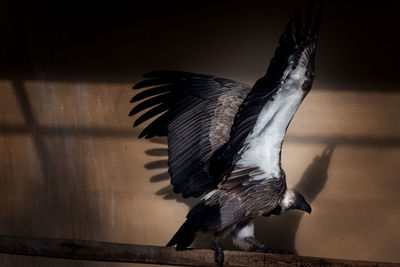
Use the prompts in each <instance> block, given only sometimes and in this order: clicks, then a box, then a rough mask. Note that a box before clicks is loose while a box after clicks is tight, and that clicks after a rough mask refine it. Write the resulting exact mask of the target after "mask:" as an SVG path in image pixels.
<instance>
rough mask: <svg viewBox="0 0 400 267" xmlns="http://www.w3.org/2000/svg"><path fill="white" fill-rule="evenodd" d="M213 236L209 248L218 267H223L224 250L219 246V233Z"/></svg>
mask: <svg viewBox="0 0 400 267" xmlns="http://www.w3.org/2000/svg"><path fill="white" fill-rule="evenodd" d="M214 236H215V238H214V241H213V242H212V243H211V247H212V249H213V250H214V260H215V262H216V263H217V264H218V266H219V267H222V266H223V265H224V250H223V249H222V247H221V245H220V244H219V242H220V234H219V232H216V233H215V234H214Z"/></svg>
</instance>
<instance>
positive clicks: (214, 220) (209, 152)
mask: <svg viewBox="0 0 400 267" xmlns="http://www.w3.org/2000/svg"><path fill="white" fill-rule="evenodd" d="M321 12H322V2H320V4H319V5H318V6H317V7H316V5H315V4H314V3H312V4H310V7H309V8H308V10H307V12H306V13H307V14H306V16H305V19H303V16H302V12H301V10H300V9H299V8H297V9H296V10H295V12H294V17H293V18H292V19H291V20H290V21H289V23H288V24H287V25H286V27H285V30H284V32H283V33H282V34H281V36H280V38H279V45H278V47H277V48H276V50H275V54H274V56H273V57H272V59H271V61H270V64H269V67H268V69H267V72H266V74H265V75H264V76H263V77H261V78H260V79H258V80H257V81H256V83H255V84H254V85H253V86H248V85H246V84H243V83H240V82H236V81H233V80H230V79H226V78H218V77H214V76H212V75H205V74H196V73H190V72H183V71H153V72H150V73H147V74H145V75H144V78H145V80H143V81H141V82H139V83H137V84H136V85H134V87H133V89H135V90H138V89H145V90H142V91H140V92H139V93H137V94H136V95H135V96H134V97H133V98H132V100H131V103H135V106H134V107H133V109H132V110H131V112H130V114H129V115H130V116H132V115H135V114H137V113H139V112H141V111H144V110H146V111H145V112H144V113H142V114H141V115H140V116H139V117H138V118H137V119H136V120H135V122H134V127H135V126H138V125H139V124H141V123H143V122H145V121H148V120H150V119H151V118H153V117H156V116H158V117H156V118H155V119H154V120H152V121H151V122H150V123H149V124H148V125H147V127H145V128H144V130H143V131H142V132H141V133H140V135H139V138H141V137H145V138H151V137H154V136H167V139H168V172H169V174H170V176H171V184H172V186H173V190H174V192H175V193H177V194H181V195H182V196H183V197H184V198H187V197H194V198H197V197H200V196H203V197H202V198H201V199H200V200H199V202H198V203H197V204H196V205H195V206H194V207H193V208H192V209H191V210H190V211H189V213H188V214H187V217H186V221H185V222H184V223H183V224H182V226H181V227H180V228H179V230H178V231H177V232H176V234H175V235H174V236H173V237H172V239H171V240H170V241H169V242H168V244H167V246H176V249H177V250H184V249H186V248H187V247H189V246H190V245H191V244H192V242H193V241H194V239H195V237H196V235H198V234H204V233H211V234H212V247H213V249H214V251H215V260H216V262H217V263H218V264H219V265H222V263H223V250H222V247H221V245H220V242H221V240H222V239H223V238H224V237H225V236H227V235H228V234H231V237H232V241H233V244H234V245H235V246H237V247H239V248H240V249H243V250H250V249H260V250H264V249H266V247H265V246H264V245H263V244H262V243H261V242H259V241H258V240H257V239H256V238H255V236H254V224H253V220H254V219H255V218H256V217H258V216H270V215H279V214H281V213H284V212H286V211H288V210H291V209H299V210H302V211H305V212H307V213H311V207H310V205H309V204H308V203H307V201H306V200H305V198H304V197H303V196H302V195H301V193H300V192H296V191H294V190H290V189H288V188H287V185H286V175H285V172H284V170H283V168H282V164H281V151H282V143H283V140H284V138H285V134H286V130H287V128H288V126H289V123H290V121H291V120H292V118H293V116H294V114H295V113H296V111H297V109H298V108H299V106H300V104H301V103H302V101H303V99H304V98H305V96H306V95H307V94H308V93H309V91H310V90H311V86H312V83H313V80H314V75H315V74H314V61H315V53H316V45H317V39H318V32H319V27H320V22H321Z"/></svg>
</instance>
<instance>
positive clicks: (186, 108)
mask: <svg viewBox="0 0 400 267" xmlns="http://www.w3.org/2000/svg"><path fill="white" fill-rule="evenodd" d="M144 77H145V78H148V79H147V80H144V81H142V82H139V83H138V84H136V85H135V86H134V87H133V88H134V89H142V88H148V89H146V90H144V91H142V92H140V93H138V94H136V95H135V96H134V97H133V98H132V100H131V102H132V103H137V102H138V101H141V100H143V99H144V101H142V102H140V103H139V104H137V105H136V106H135V107H134V108H133V109H132V111H131V112H130V114H129V115H130V116H132V115H135V114H137V113H138V112H141V111H143V110H145V109H148V108H150V109H149V110H147V111H146V112H145V113H144V114H142V115H141V116H140V117H138V118H137V119H136V121H135V123H134V126H137V125H139V124H141V123H142V122H144V121H147V120H149V119H151V118H153V117H155V116H157V115H159V117H157V118H156V119H155V120H153V121H152V122H151V123H150V124H149V125H148V126H147V127H146V128H145V129H144V130H143V131H142V133H141V134H140V136H139V137H143V136H144V137H146V138H150V137H153V136H168V165H169V169H168V172H169V174H170V175H171V183H172V185H173V186H174V191H175V193H182V196H183V197H189V196H193V197H198V196H200V195H201V194H202V193H203V192H204V191H205V190H207V189H210V188H212V187H216V185H217V184H218V182H219V181H218V180H217V181H216V180H214V178H213V177H212V176H210V175H209V172H208V162H209V160H210V157H211V156H212V155H213V153H214V152H215V151H216V150H217V149H218V148H219V147H220V146H221V145H223V144H224V143H226V142H227V141H228V139H229V136H230V130H231V127H232V124H233V120H234V118H235V115H236V113H237V111H238V108H239V106H240V105H241V103H242V102H243V99H244V98H245V97H246V95H247V94H248V92H249V91H250V89H251V87H249V86H247V85H245V84H242V83H239V82H235V81H232V80H229V79H224V78H217V77H214V76H211V75H203V74H195V73H189V72H178V71H156V72H151V73H148V74H145V75H144ZM160 114H161V115H160Z"/></svg>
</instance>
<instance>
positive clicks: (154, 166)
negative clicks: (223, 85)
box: [0, 2, 400, 267]
mask: <svg viewBox="0 0 400 267" xmlns="http://www.w3.org/2000/svg"><path fill="white" fill-rule="evenodd" d="M207 3H208V2H207ZM385 4H386V5H387V3H385ZM391 4H392V5H394V4H393V3H391ZM21 5H22V4H21ZM208 5H211V4H210V3H208ZM257 5H263V4H262V3H258V2H257V3H256V4H255V6H254V7H248V10H247V9H245V10H244V11H242V12H244V14H245V15H246V14H247V16H248V17H249V20H246V21H245V22H243V23H242V24H240V23H239V22H237V21H236V20H235V19H234V18H235V16H233V15H229V13H228V14H225V16H226V17H223V18H224V19H225V20H224V21H227V22H226V25H225V24H224V23H223V22H219V20H218V16H223V15H221V12H219V10H220V9H222V8H223V6H222V5H221V6H217V10H216V11H215V12H214V13H211V14H210V16H211V22H207V21H204V25H205V26H204V29H203V27H202V23H199V22H196V19H198V18H203V17H202V16H201V14H200V13H201V12H200V11H201V10H202V9H201V10H200V11H199V13H196V12H195V11H194V10H193V9H191V8H189V7H181V9H180V10H178V11H179V12H178V11H171V12H176V13H173V14H175V15H176V16H177V18H176V17H175V18H172V17H168V16H165V17H161V19H160V18H159V17H157V16H156V15H160V14H161V13H157V14H156V15H154V14H153V15H151V16H150V15H149V14H148V13H146V12H145V11H149V10H151V7H150V6H146V5H144V6H141V7H138V8H137V9H139V11H143V12H144V13H143V14H141V15H139V18H137V17H135V18H133V19H132V20H133V21H131V13H132V14H138V13H140V12H139V11H137V10H136V9H132V8H131V9H128V11H126V10H124V11H120V10H119V9H118V10H117V11H116V10H114V9H112V11H110V12H111V15H108V16H106V15H107V14H108V13H107V14H106V15H104V16H105V17H106V18H107V19H104V20H103V17H102V15H97V16H99V17H97V16H96V15H93V14H92V15H91V16H93V17H92V18H93V20H94V22H92V21H91V20H88V21H86V20H84V19H83V17H84V16H83V15H82V18H81V17H78V21H79V22H81V23H82V25H83V26H82V25H80V24H78V25H75V24H74V22H71V21H69V20H68V16H66V15H65V14H64V17H63V16H61V18H59V17H57V16H56V15H54V14H56V13H55V11H51V12H50V11H48V10H46V9H42V8H38V9H37V10H35V12H36V13H35V14H37V12H39V13H40V12H42V13H43V14H42V13H41V14H42V16H39V18H36V17H35V16H33V15H32V14H31V13H30V11H31V10H30V9H23V10H22V11H21V12H22V14H25V15H27V14H30V15H29V16H27V17H25V21H22V22H21V23H17V24H15V25H14V24H11V22H12V21H13V20H14V22H15V21H16V20H17V19H16V18H15V17H13V16H11V15H10V16H9V17H8V20H5V21H6V23H5V25H6V26H8V27H7V29H8V32H7V34H5V35H3V36H2V38H5V39H7V38H8V37H10V38H11V37H12V38H11V39H10V38H9V39H7V40H8V41H7V44H8V46H7V47H6V48H7V49H8V50H5V48H3V50H1V51H2V56H3V58H4V60H3V61H2V63H1V64H2V65H1V66H2V71H1V73H0V74H1V79H0V92H1V97H0V183H1V187H0V233H1V234H15V235H23V236H35V237H57V238H78V239H89V240H102V241H111V242H124V243H137V244H149V245H150V244H151V245H165V244H166V242H168V240H169V238H171V236H172V235H173V234H174V233H175V231H176V230H177V229H178V227H179V226H180V224H181V223H182V222H183V221H184V218H185V216H186V213H187V211H188V209H189V207H191V206H192V205H193V204H194V203H195V200H193V199H188V200H184V199H182V198H180V197H178V196H175V195H174V194H173V193H172V192H171V187H170V186H169V181H168V175H167V174H166V171H167V168H166V160H167V156H166V155H167V154H166V153H167V152H166V144H165V143H166V140H165V139H163V138H156V139H154V140H138V139H137V136H138V133H139V132H140V130H141V129H142V128H139V129H132V128H131V124H132V118H129V117H128V116H127V114H128V113H129V111H130V109H131V108H132V106H131V105H130V104H129V99H130V98H131V97H132V96H133V94H134V92H133V91H132V90H130V87H131V86H132V85H133V84H134V83H135V82H138V81H139V80H140V74H142V73H143V72H145V71H148V70H152V69H160V68H161V69H165V68H168V69H181V70H187V71H193V72H203V73H215V74H216V75H221V76H224V77H231V78H235V79H238V80H241V81H244V82H246V83H249V84H251V83H254V81H255V80H256V79H257V77H259V76H260V75H261V74H262V73H263V72H264V71H265V65H266V62H267V59H268V58H270V56H271V55H272V53H273V49H274V46H275V43H276V41H277V38H278V35H279V32H280V31H281V29H282V23H283V24H284V23H285V21H286V20H287V18H288V17H289V16H290V14H291V11H290V12H289V10H286V7H285V6H283V5H282V6H281V5H277V6H274V7H273V8H271V10H266V11H265V12H266V17H267V18H266V19H265V21H264V22H263V23H262V25H261V26H260V23H259V22H260V21H261V20H262V19H259V18H258V19H255V18H254V17H251V14H252V12H261V11H259V10H260V7H258V6H257ZM294 5H295V3H294ZM18 7H19V6H18V4H15V6H13V5H12V4H10V5H8V6H7V8H8V9H6V10H7V12H8V14H17V13H18V12H16V10H20V9H17V8H18ZM161 7H162V6H161ZM238 7H239V5H238V6H234V8H238ZM218 8H219V9H218ZM352 8H353V9H352ZM355 8H356V7H350V8H349V11H348V12H347V13H346V10H345V11H344V15H343V17H342V19H344V20H346V18H347V20H350V18H351V12H352V11H354V9H355ZM363 8H365V9H366V11H369V12H372V10H373V8H374V7H371V6H370V7H368V6H367V7H363ZM368 8H370V9H368ZM87 9H88V10H90V8H89V7H87ZM105 9H106V8H105ZM102 10H103V9H102ZM135 10H136V12H133V11H135ZM327 10H328V11H327V13H326V20H325V24H324V25H325V28H324V27H322V28H321V30H322V34H321V43H320V47H319V51H318V53H319V54H318V56H317V76H316V80H315V83H314V87H313V90H312V92H311V93H310V94H309V96H308V97H307V98H306V99H305V101H304V102H303V104H302V106H301V108H300V109H299V111H298V113H297V114H296V116H295V118H294V120H293V122H292V124H291V126H290V127H289V130H288V134H287V139H286V141H285V143H284V148H283V155H282V156H283V166H284V168H285V170H286V174H287V177H288V184H289V186H292V187H296V188H297V189H298V190H300V191H301V192H303V193H304V195H305V196H306V197H307V198H308V199H309V200H310V201H311V202H312V203H311V205H312V207H313V212H312V214H311V215H310V216H308V215H305V216H303V214H301V213H297V212H290V213H288V214H286V215H283V216H280V217H274V218H260V219H258V220H257V224H256V227H257V228H256V235H257V236H258V237H259V239H260V240H261V241H263V242H265V243H267V244H269V245H270V246H271V247H276V248H284V249H296V250H297V251H298V253H299V254H300V255H309V256H320V257H331V258H347V259H361V260H373V261H396V262H400V254H399V253H398V251H400V231H399V230H398V226H399V225H400V208H399V206H398V203H399V202H400V179H399V178H400V177H399V176H400V175H399V174H400V173H399V166H400V124H399V121H400V105H399V103H400V91H399V84H398V83H396V82H393V75H394V71H393V69H395V67H396V64H395V63H394V62H395V61H394V59H395V55H393V54H391V55H392V56H393V58H392V59H388V58H387V57H384V59H382V60H383V61H382V62H381V61H379V60H380V56H379V55H381V54H382V53H383V54H385V53H390V51H392V50H390V49H394V48H395V47H397V46H395V44H396V43H398V41H397V40H393V42H391V41H389V39H387V37H380V38H381V41H382V40H383V41H382V42H386V43H384V44H382V43H380V45H381V46H384V47H386V49H387V50H386V51H385V50H384V49H379V50H378V51H376V50H374V47H375V46H372V45H371V46H370V47H367V48H362V49H364V50H363V51H365V50H368V51H370V55H368V56H369V57H370V58H372V59H373V60H374V62H375V63H374V62H371V61H368V60H366V59H363V58H361V59H360V58H359V57H356V56H355V57H352V53H353V54H355V55H359V54H357V53H358V51H356V50H355V49H350V50H351V51H350V52H349V51H348V50H349V49H348V47H347V46H348V45H350V46H351V45H352V44H354V43H357V40H358V39H357V40H352V41H351V42H349V41H347V40H343V39H341V38H340V36H337V35H336V34H337V33H338V32H341V31H343V32H344V33H343V34H344V35H345V36H351V32H352V31H354V29H353V28H352V27H357V26H360V27H359V29H358V28H357V29H358V30H357V31H356V33H355V34H354V35H355V36H357V38H359V40H360V41H359V43H360V44H361V43H362V44H363V45H367V46H368V43H367V42H364V41H365V40H364V39H363V38H366V37H367V35H365V36H364V35H363V31H364V28H363V27H361V26H362V25H363V23H364V22H362V23H361V22H357V21H358V20H355V21H354V23H355V26H354V25H353V24H351V25H353V26H349V27H342V28H340V27H339V26H337V25H336V20H335V19H337V14H336V13H335V11H337V10H340V7H337V6H333V5H331V6H329V5H327ZM131 11H132V12H131ZM278 11H279V12H281V13H282V15H281V17H280V16H277V15H276V13H279V12H278ZM364 11H365V10H364ZM13 12H14V13H13ZM24 12H25V13H24ZM112 12H114V13H112ZM158 12H161V11H158ZM185 12H186V13H187V14H189V15H187V16H185V15H182V14H185ZM190 12H194V14H193V16H192V14H191V13H190ZM246 12H247V13H246ZM376 12H377V13H378V14H381V15H382V14H386V13H387V12H389V13H390V8H389V7H388V8H387V9H382V8H381V9H379V8H378V9H376ZM385 12H386V13H385ZM361 13H362V12H361ZM51 14H53V15H51ZM162 14H163V13H162ZM199 14H200V15H199ZM257 14H258V13H257ZM274 14H275V15H274ZM346 14H347V17H346ZM367 14H369V13H367ZM21 16H22V15H21ZM46 16H47V17H46ZM110 16H111V17H110ZM143 16H150V17H149V18H148V20H147V23H150V22H151V20H155V22H154V21H153V22H152V23H154V24H146V23H145V22H142V21H141V20H140V19H143ZM152 16H154V17H152ZM360 16H361V15H360ZM382 16H383V15H382ZM389 17H390V16H389ZM19 18H21V19H22V17H19ZM33 18H36V20H35V19H33ZM111 18H112V19H115V20H116V22H115V21H114V22H113V21H112V20H111ZM362 18H363V17H362ZM30 19H33V21H34V23H33V22H31V21H30ZM179 19H186V20H187V23H189V25H190V26H193V27H195V30H197V31H200V32H193V33H192V32H189V33H187V32H186V31H185V29H186V28H185V27H184V26H179V25H181V24H180V23H179V24H178V22H177V21H178V20H179ZM49 21H50V22H54V24H51V23H48V22H49ZM149 21H150V22H149ZM228 22H229V23H228ZM32 23H33V24H32ZM57 23H58V24H57ZM113 23H114V24H113ZM162 23H164V24H165V25H166V26H165V27H166V28H167V34H165V35H162V34H161V33H162V32H163V29H159V30H158V32H157V34H155V35H153V34H152V32H149V30H156V29H157V27H158V25H161V24H162ZM213 23H215V25H216V26H215V27H214V26H213V25H214V24H213ZM232 23H233V24H234V25H236V24H235V23H239V24H240V25H239V24H237V25H236V26H238V27H239V26H240V27H242V28H238V29H236V28H235V29H236V30H235V29H233V28H234V27H232V26H229V25H231V24H232ZM339 23H340V22H339ZM341 23H344V22H341ZM357 23H359V24H357ZM382 23H383V22H382ZM183 24H184V23H183ZM149 25H150V26H149ZM250 25H259V28H254V27H251V26H250ZM324 25H323V26H324ZM349 25H350V24H349ZM342 26H343V25H342ZM174 27H175V28H174ZM210 27H211V28H210ZM224 27H227V29H228V30H226V31H220V30H222V29H223V28H224ZM377 28H378V27H377ZM144 29H146V30H144ZM201 29H202V30H201ZM210 29H213V31H210ZM246 29H249V30H246ZM370 29H371V30H372V31H376V36H378V33H379V30H378V29H375V28H370ZM346 31H347V35H346ZM387 31H388V32H389V30H387ZM176 32H178V33H176ZM264 33H265V34H264ZM160 34H161V35H160ZM171 34H172V35H171ZM174 34H176V35H174ZM179 34H180V35H183V36H184V37H185V39H184V41H185V43H184V44H182V43H181V42H180V41H179V40H177V39H176V37H177V36H178V35H179ZM237 35H238V36H239V37H236V36H237ZM369 35H370V33H369ZM369 35H368V38H369ZM221 36H222V37H221ZM260 36H262V37H260ZM214 37H215V38H214ZM203 38H206V39H207V40H208V41H207V42H205V41H204V40H203ZM385 38H386V39H385ZM247 40H251V41H247ZM228 41H230V43H229V42H228ZM255 41H256V42H255ZM157 42H160V43H158V44H157ZM213 42H215V43H213ZM174 44H176V46H175V45H174ZM230 44H231V45H230ZM225 47H227V49H224V48H225ZM354 47H357V45H356V44H355V45H354ZM354 47H353V48H354ZM192 49H193V50H192ZM5 51H6V52H5ZM8 51H11V52H10V53H8ZM246 51H248V54H247V53H246ZM239 52H240V53H239ZM332 53H336V54H332ZM344 54H345V55H346V57H344V56H343V55H344ZM383 56H384V55H383ZM391 60H393V62H392V61H391ZM360 62H361V63H362V64H361V63H360ZM368 62H369V63H368ZM376 62H377V63H376ZM367 63H368V64H370V65H368V66H364V65H365V64H367ZM380 63H386V65H382V64H380ZM391 64H392V65H391ZM358 65H363V66H360V68H361V69H362V70H363V71H364V72H363V71H357V68H356V67H357V66H358ZM235 66H237V67H236V68H235ZM381 66H385V68H386V69H387V76H388V78H387V79H384V77H385V74H384V73H381V72H379V71H376V72H374V70H377V69H380V68H381ZM338 67H340V68H338ZM350 71H353V72H354V73H349V72H350ZM374 73H377V74H376V75H375V76H373V75H372V74H374ZM200 245H202V244H200ZM226 245H227V247H231V244H230V241H227V244H226ZM0 265H1V266H55V265H56V266H96V267H97V266H122V265H124V266H125V264H111V263H89V262H79V261H67V260H56V259H43V258H31V257H23V256H11V255H0ZM126 266H131V265H128V264H126Z"/></svg>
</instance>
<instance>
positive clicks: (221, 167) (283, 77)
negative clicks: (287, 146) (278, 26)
mask: <svg viewBox="0 0 400 267" xmlns="http://www.w3.org/2000/svg"><path fill="white" fill-rule="evenodd" d="M321 10H322V5H320V6H319V8H318V11H317V15H316V16H315V19H314V18H313V17H314V16H313V13H314V12H313V11H314V7H313V5H311V7H310V8H309V11H308V14H307V17H306V20H305V23H304V24H303V22H302V18H301V11H300V10H299V9H297V10H296V12H295V16H294V19H293V20H291V21H290V22H289V24H288V25H287V26H286V29H285V32H284V33H283V34H282V35H281V37H280V40H279V47H278V48H277V49H276V51H275V55H274V57H273V58H272V60H271V63H270V66H269V68H268V71H267V73H266V75H265V76H264V77H262V78H261V79H259V80H258V81H257V82H256V84H255V85H254V87H253V89H252V90H251V92H250V93H249V94H248V95H247V97H246V99H245V100H244V101H243V103H242V105H241V106H240V108H239V112H238V114H237V116H236V117H235V120H234V124H233V126H232V130H231V135H230V139H229V141H228V142H227V143H226V144H224V145H223V146H222V147H221V148H220V149H219V150H218V151H216V153H215V154H214V156H213V158H212V159H211V161H210V164H211V166H210V171H211V172H213V175H214V176H215V177H221V179H222V180H223V181H222V182H221V184H220V185H219V187H220V188H222V189H225V190H226V192H229V190H228V189H227V188H232V189H233V188H234V190H233V191H232V189H230V190H231V192H234V193H235V194H238V193H237V192H239V191H240V190H246V188H247V186H246V185H247V184H249V182H250V181H253V180H268V179H271V178H278V180H281V181H282V182H283V183H285V181H284V177H285V175H284V172H283V170H282V168H281V149H282V143H283V140H284V137H285V134H286V130H287V127H288V126H289V123H290V121H291V120H292V118H293V116H294V114H295V113H296V111H297V109H298V107H299V106H300V104H301V102H302V100H303V99H304V97H305V96H306V95H307V93H308V92H309V91H310V89H311V85H312V82H313V79H314V58H315V52H316V42H317V38H318V31H319V25H320V19H321ZM240 177H245V179H244V180H243V179H241V178H240ZM262 188H263V187H259V190H263V189H262ZM264 188H265V187H264ZM266 212H268V211H266Z"/></svg>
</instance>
